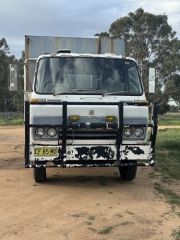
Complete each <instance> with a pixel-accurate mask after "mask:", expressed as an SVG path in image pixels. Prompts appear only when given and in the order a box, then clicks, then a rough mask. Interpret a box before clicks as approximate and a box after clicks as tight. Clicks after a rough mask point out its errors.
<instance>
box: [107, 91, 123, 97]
mask: <svg viewBox="0 0 180 240" xmlns="http://www.w3.org/2000/svg"><path fill="white" fill-rule="evenodd" d="M124 92H125V91H118V92H107V93H103V94H102V95H103V96H108V95H114V94H118V95H119V94H121V93H124Z"/></svg>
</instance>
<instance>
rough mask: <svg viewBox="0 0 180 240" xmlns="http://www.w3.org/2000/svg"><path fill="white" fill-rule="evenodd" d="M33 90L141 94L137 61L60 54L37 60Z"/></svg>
mask: <svg viewBox="0 0 180 240" xmlns="http://www.w3.org/2000/svg"><path fill="white" fill-rule="evenodd" d="M35 91H36V92H37V93H41V94H107V95H111V94H112V95H113V94H114V95H121V94H122V95H140V94H141V93H142V88H141V84H140V80H139V75H138V71H137V66H136V63H135V62H134V61H132V60H126V59H118V58H100V57H99V58H98V57H94V58H93V57H64V56H63V57H47V58H42V59H40V60H39V63H38V69H37V75H36V82H35ZM79 92H80V93H79Z"/></svg>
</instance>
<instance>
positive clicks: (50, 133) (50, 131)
mask: <svg viewBox="0 0 180 240" xmlns="http://www.w3.org/2000/svg"><path fill="white" fill-rule="evenodd" d="M47 134H48V136H50V137H54V136H56V129H55V128H49V129H48V131H47Z"/></svg>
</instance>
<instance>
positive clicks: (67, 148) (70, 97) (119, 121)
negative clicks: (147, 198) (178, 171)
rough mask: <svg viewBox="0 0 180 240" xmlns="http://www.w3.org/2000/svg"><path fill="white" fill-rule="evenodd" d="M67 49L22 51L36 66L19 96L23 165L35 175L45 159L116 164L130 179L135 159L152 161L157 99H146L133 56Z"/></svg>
mask: <svg viewBox="0 0 180 240" xmlns="http://www.w3.org/2000/svg"><path fill="white" fill-rule="evenodd" d="M27 38H28V44H30V46H31V49H34V48H35V47H36V48H38V46H37V41H35V40H37V39H35V40H34V38H33V37H32V38H31V37H30V36H29V37H27V36H26V42H27ZM42 39H43V37H41V41H42ZM56 40H57V39H56ZM71 40H72V39H71ZM77 41H78V40H77V39H76V43H77ZM84 41H85V40H84ZM88 41H89V40H88ZM95 41H96V40H95ZM33 42H36V44H35V45H34V46H35V47H34V48H33V47H32V46H33ZM111 42H112V39H111ZM49 43H50V44H52V39H50V41H49ZM41 44H42V42H41ZM43 44H44V43H43ZM46 44H47V39H46ZM101 44H102V42H101ZM113 44H114V43H113ZM71 45H72V43H71ZM53 46H54V45H53ZM72 46H73V45H72ZM88 46H89V45H88ZM98 46H99V45H98ZM113 46H114V45H113ZM117 46H118V45H117ZM110 48H111V50H112V48H113V47H112V45H111V47H110ZM27 49H28V51H27ZM43 49H44V47H43ZM80 49H81V48H80ZM98 49H99V47H98ZM70 50H71V49H69V50H60V51H57V52H55V53H54V52H53V53H48V54H41V55H39V56H28V57H27V55H26V61H28V58H29V59H31V57H33V61H32V62H33V64H34V62H36V67H35V74H34V78H33V84H32V92H31V94H30V97H27V95H26V97H25V167H32V168H33V169H34V179H35V181H36V182H43V181H45V180H46V168H48V167H118V168H119V171H120V175H121V177H122V179H123V180H132V179H133V178H134V177H135V176H136V170H137V166H147V165H149V166H153V165H154V162H155V141H156V133H157V111H156V105H152V104H149V103H148V102H147V101H146V98H145V94H144V89H143V85H142V81H141V78H140V75H139V72H138V67H137V64H136V61H135V60H134V59H132V58H128V57H124V56H122V55H117V54H114V53H112V51H111V53H100V54H97V53H96V52H95V53H88V52H85V53H84V50H83V53H82V52H79V53H74V52H73V53H72V52H71V51H70ZM27 52H28V54H29V46H28V47H26V53H27ZM32 52H33V51H32ZM34 57H35V58H34ZM34 59H35V61H34ZM27 75H28V71H27V69H26V74H25V77H26V78H27ZM25 82H27V80H26V79H25Z"/></svg>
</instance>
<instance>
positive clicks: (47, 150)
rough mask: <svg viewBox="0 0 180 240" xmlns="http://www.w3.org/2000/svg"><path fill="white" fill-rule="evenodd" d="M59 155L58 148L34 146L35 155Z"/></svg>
mask: <svg viewBox="0 0 180 240" xmlns="http://www.w3.org/2000/svg"><path fill="white" fill-rule="evenodd" d="M55 156H58V148H53V147H43V148H40V147H38V148H34V157H55Z"/></svg>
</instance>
